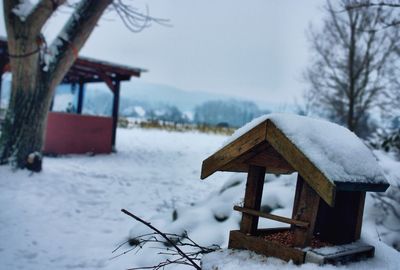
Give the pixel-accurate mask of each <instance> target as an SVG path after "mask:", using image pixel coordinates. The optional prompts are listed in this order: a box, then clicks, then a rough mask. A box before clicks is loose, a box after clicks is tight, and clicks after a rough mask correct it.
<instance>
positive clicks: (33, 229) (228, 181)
mask: <svg viewBox="0 0 400 270" xmlns="http://www.w3.org/2000/svg"><path fill="white" fill-rule="evenodd" d="M225 140H226V137H224V136H219V135H206V134H199V133H178V132H165V131H159V130H141V129H129V130H128V129H119V130H118V138H117V148H118V153H116V154H112V155H99V156H94V157H90V156H66V157H61V158H46V159H45V163H44V171H43V172H42V173H40V174H33V175H31V174H30V173H29V172H27V171H17V172H13V171H11V169H10V168H9V167H4V166H3V167H0V205H1V206H2V208H1V211H0V228H1V229H0V239H1V240H2V241H0V269H7V270H8V269H10V270H14V269H32V270H36V269H37V270H42V269H90V270H91V269H97V270H98V269H127V268H130V267H135V266H136V267H137V266H144V265H149V264H152V263H155V262H157V261H158V260H159V259H160V257H156V256H155V254H156V253H157V250H154V249H150V248H147V249H144V250H141V251H140V252H139V253H138V254H134V253H128V254H126V255H123V256H121V257H118V258H117V259H114V260H109V258H110V257H112V256H113V255H112V254H111V251H112V250H113V249H114V248H115V247H116V246H117V245H118V244H119V243H121V242H123V241H125V240H126V239H127V237H128V235H129V234H130V235H131V236H132V237H133V236H136V235H139V234H142V233H144V232H146V228H145V227H144V226H143V225H142V224H138V223H137V222H135V221H134V220H132V219H130V218H129V217H127V216H125V215H123V214H122V213H121V212H120V209H121V208H126V209H128V210H130V211H132V212H134V213H135V214H137V215H139V216H141V217H142V218H144V219H147V220H148V221H151V223H152V224H153V225H156V226H157V227H159V228H160V229H162V230H164V231H168V232H173V233H177V234H180V233H183V231H184V230H187V231H188V233H189V236H190V237H192V238H193V239H194V240H196V241H198V242H199V243H200V244H203V245H210V244H218V245H221V246H222V247H225V246H226V245H227V240H228V233H229V230H231V229H237V228H238V226H239V221H240V215H239V214H238V213H237V212H234V211H232V206H233V204H235V203H238V202H240V201H241V199H242V197H243V194H244V185H245V183H244V180H245V176H244V175H243V174H230V173H217V174H215V175H213V176H212V177H210V178H208V179H207V180H206V181H200V180H199V177H200V167H201V162H202V160H203V159H204V158H206V157H207V156H208V155H209V154H211V153H212V152H214V151H215V150H216V149H218V148H220V146H221V144H222V142H223V141H225ZM377 155H378V157H379V159H380V163H381V166H383V167H384V168H383V169H384V173H385V175H386V176H387V177H388V178H390V179H389V180H390V181H396V180H398V179H400V163H399V162H396V161H393V160H392V159H390V158H388V156H387V155H385V154H382V153H380V152H379V153H377ZM295 177H296V175H295V174H293V175H288V176H281V177H276V176H273V175H267V177H266V183H265V185H266V186H265V188H264V194H263V201H262V206H263V208H264V209H265V210H272V213H274V214H278V215H286V216H289V215H290V213H291V205H292V203H293V194H294V184H295ZM174 210H175V218H176V220H174V219H173V217H172V213H173V212H174ZM379 214H380V211H379V209H377V208H376V207H375V206H374V204H373V201H372V198H371V197H370V196H369V197H368V198H367V204H366V211H365V219H364V220H365V223H364V227H363V238H367V239H370V241H372V242H373V244H374V245H375V246H376V248H377V253H376V254H377V256H376V258H375V259H374V261H369V262H363V263H357V264H351V265H349V266H346V267H344V269H378V267H377V266H381V267H379V269H397V267H398V265H400V256H399V255H400V254H399V253H398V252H397V251H395V250H394V249H392V248H390V247H388V246H386V245H385V244H383V243H382V242H379V241H378V238H379V236H378V235H377V233H376V232H377V231H379V232H380V233H381V235H380V237H381V238H382V240H384V241H386V242H389V243H390V241H392V240H393V239H395V237H396V235H397V236H398V233H397V234H396V233H395V234H385V235H382V230H381V228H380V227H377V226H375V219H376V217H378V216H379ZM280 225H281V224H279V223H277V222H274V221H268V220H262V221H261V224H260V226H261V227H273V226H280ZM391 225H394V226H395V225H396V224H395V223H393V224H391ZM397 226H398V224H397ZM385 237H386V238H385ZM128 248H129V247H128V246H127V245H126V246H124V247H123V249H122V251H123V250H126V249H128ZM259 268H263V269H297V268H298V267H296V266H293V265H291V264H285V263H283V262H282V261H280V260H277V259H266V258H264V257H260V256H258V255H254V254H252V253H249V252H245V251H241V252H235V253H234V254H233V255H232V254H231V251H227V250H222V251H219V252H217V253H214V254H210V255H208V256H207V257H206V258H205V260H204V269H259ZM317 268H319V267H317V266H315V265H311V266H310V265H305V266H302V267H301V268H299V269H317ZM171 269H176V268H171ZM322 269H334V268H333V267H331V266H327V267H323V268H322Z"/></svg>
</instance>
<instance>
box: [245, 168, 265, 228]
mask: <svg viewBox="0 0 400 270" xmlns="http://www.w3.org/2000/svg"><path fill="white" fill-rule="evenodd" d="M264 178H265V168H263V167H258V166H250V167H249V173H248V175H247V182H246V192H245V195H244V207H245V208H250V209H253V210H260V206H261V196H262V192H263V187H264ZM257 226H258V217H257V216H253V215H249V214H246V213H243V215H242V221H241V222H240V231H241V232H243V233H246V234H255V233H256V231H257Z"/></svg>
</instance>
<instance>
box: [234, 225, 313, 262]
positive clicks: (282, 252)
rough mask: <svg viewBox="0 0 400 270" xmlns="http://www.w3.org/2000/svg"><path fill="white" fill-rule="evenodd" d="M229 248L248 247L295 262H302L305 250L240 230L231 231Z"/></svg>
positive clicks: (259, 252) (248, 248)
mask: <svg viewBox="0 0 400 270" xmlns="http://www.w3.org/2000/svg"><path fill="white" fill-rule="evenodd" d="M228 247H229V248H234V249H247V250H251V251H254V252H256V253H258V254H263V255H266V256H273V257H277V258H280V259H282V260H285V261H290V260H292V261H293V263H295V264H302V263H303V262H304V258H305V252H304V251H302V250H299V249H295V248H289V247H286V246H283V245H281V244H279V243H275V242H271V241H267V240H264V239H263V238H262V237H260V236H250V235H246V234H244V233H242V232H240V231H231V232H230V234H229V245H228Z"/></svg>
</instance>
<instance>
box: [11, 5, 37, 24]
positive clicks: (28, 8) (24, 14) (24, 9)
mask: <svg viewBox="0 0 400 270" xmlns="http://www.w3.org/2000/svg"><path fill="white" fill-rule="evenodd" d="M36 5H37V4H34V3H32V2H31V1H30V0H20V2H19V4H18V5H16V6H15V7H14V8H13V9H12V12H13V13H14V14H15V15H17V16H18V18H19V19H20V20H21V21H22V22H25V20H26V18H28V16H29V15H30V14H31V13H32V11H33V9H34V8H35V6H36Z"/></svg>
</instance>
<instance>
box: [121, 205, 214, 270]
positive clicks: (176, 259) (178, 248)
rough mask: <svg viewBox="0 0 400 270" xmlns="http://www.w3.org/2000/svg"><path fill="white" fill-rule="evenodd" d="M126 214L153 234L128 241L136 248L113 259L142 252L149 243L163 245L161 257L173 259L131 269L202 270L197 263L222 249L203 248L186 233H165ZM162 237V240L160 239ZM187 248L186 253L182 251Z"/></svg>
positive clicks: (126, 212)
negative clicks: (177, 269) (173, 268)
mask: <svg viewBox="0 0 400 270" xmlns="http://www.w3.org/2000/svg"><path fill="white" fill-rule="evenodd" d="M121 211H122V212H123V213H124V214H126V215H128V216H130V217H132V218H134V219H135V220H137V221H139V222H140V223H142V224H144V225H146V226H147V227H149V228H150V229H151V230H152V231H154V232H153V233H147V234H143V235H139V236H136V237H135V238H134V239H130V240H128V241H132V242H133V243H132V244H133V245H134V247H133V248H130V249H128V250H127V251H124V252H123V253H121V254H118V255H116V256H115V257H113V258H116V257H119V256H121V255H124V254H126V253H128V252H131V251H133V250H135V249H137V250H140V249H142V248H143V247H144V245H146V244H149V243H161V244H163V247H158V248H157V249H159V250H160V251H159V252H158V254H159V255H165V256H168V257H169V258H171V259H166V260H164V261H162V262H160V263H158V264H157V265H153V266H144V267H136V268H131V270H133V269H164V267H166V266H170V265H176V264H182V265H188V266H191V267H193V268H195V269H198V270H200V269H201V267H200V266H199V265H198V264H197V263H196V262H199V261H200V259H201V256H202V255H204V254H207V253H210V252H213V251H215V250H217V249H219V248H220V247H219V246H217V245H213V246H209V247H203V246H200V245H199V244H197V243H196V242H195V241H193V240H192V239H191V238H190V237H189V236H188V235H187V233H186V232H185V233H184V234H183V235H177V234H171V233H164V232H161V231H160V230H158V229H157V228H156V227H154V226H153V225H151V224H150V223H149V222H147V221H144V220H143V219H141V218H139V217H138V216H136V215H134V214H132V213H131V212H129V211H127V210H125V209H122V210H121ZM160 237H161V239H160ZM126 243H127V241H126V242H124V243H122V244H120V245H118V247H117V248H116V249H115V250H114V251H113V252H116V251H117V250H119V249H120V248H121V247H122V246H123V245H124V244H126ZM171 247H172V248H171ZM182 248H185V251H184V250H183V249H182Z"/></svg>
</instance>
